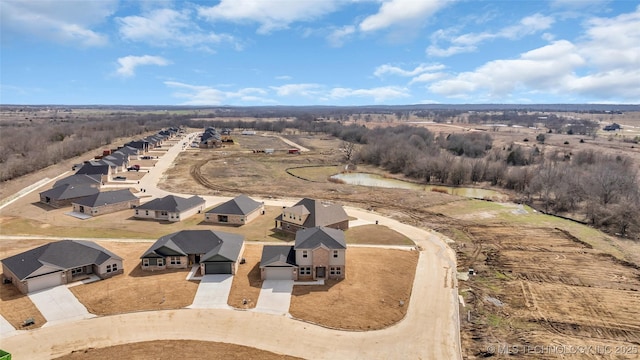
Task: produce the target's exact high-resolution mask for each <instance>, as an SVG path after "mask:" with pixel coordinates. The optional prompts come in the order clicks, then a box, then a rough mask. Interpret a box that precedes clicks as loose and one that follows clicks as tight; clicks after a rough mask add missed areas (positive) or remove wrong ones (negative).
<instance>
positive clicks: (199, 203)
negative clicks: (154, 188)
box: [133, 195, 205, 222]
mask: <svg viewBox="0 0 640 360" xmlns="http://www.w3.org/2000/svg"><path fill="white" fill-rule="evenodd" d="M204 206H205V200H204V199H203V198H201V197H199V196H192V197H190V198H188V199H185V198H182V197H180V196H175V195H168V196H165V197H163V198H158V199H153V200H151V201H149V202H147V203H145V204H142V205H140V206H138V207H137V208H136V210H135V213H134V215H133V217H135V218H138V219H153V220H166V221H172V222H177V221H180V220H184V219H186V218H188V217H190V216H192V215H195V214H198V213H201V212H202V211H203V210H204Z"/></svg>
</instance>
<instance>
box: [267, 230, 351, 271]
mask: <svg viewBox="0 0 640 360" xmlns="http://www.w3.org/2000/svg"><path fill="white" fill-rule="evenodd" d="M346 249H347V243H346V241H345V238H344V232H343V231H342V230H339V229H333V228H328V227H321V226H318V227H314V228H310V229H302V230H299V231H298V232H297V233H296V240H295V244H294V246H283V245H273V246H264V247H263V250H262V258H261V260H260V277H261V278H262V279H263V280H317V279H343V278H344V277H345V272H346Z"/></svg>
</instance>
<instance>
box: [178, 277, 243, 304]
mask: <svg viewBox="0 0 640 360" xmlns="http://www.w3.org/2000/svg"><path fill="white" fill-rule="evenodd" d="M232 282H233V275H204V276H203V277H202V280H200V285H198V291H197V292H196V296H195V297H194V298H193V304H191V305H189V306H187V307H188V308H190V309H229V308H230V307H229V305H227V300H228V299H229V292H230V291H231V283H232Z"/></svg>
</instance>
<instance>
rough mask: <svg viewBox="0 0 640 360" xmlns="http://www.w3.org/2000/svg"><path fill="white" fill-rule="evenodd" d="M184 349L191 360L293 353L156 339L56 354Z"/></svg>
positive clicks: (83, 357) (89, 358) (99, 355)
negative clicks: (276, 352)
mask: <svg viewBox="0 0 640 360" xmlns="http://www.w3.org/2000/svg"><path fill="white" fill-rule="evenodd" d="M185 349H188V352H189V359H193V360H197V359H200V360H209V359H214V360H218V359H219V360H227V359H238V360H242V359H264V360H293V359H299V358H297V357H294V356H288V355H280V354H275V353H272V352H269V351H265V350H260V349H256V348H251V347H248V346H242V345H235V344H227V343H219V342H211V341H193V340H158V341H145V342H139V343H131V344H125V345H118V346H112V347H108V348H100V349H95V348H92V347H88V348H86V349H83V350H77V351H74V352H72V353H71V354H69V355H65V356H61V357H58V358H57V359H58V360H111V359H113V358H114V354H126V357H127V358H129V359H140V360H152V359H158V358H162V359H167V360H179V359H184V358H185Z"/></svg>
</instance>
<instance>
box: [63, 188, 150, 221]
mask: <svg viewBox="0 0 640 360" xmlns="http://www.w3.org/2000/svg"><path fill="white" fill-rule="evenodd" d="M71 205H72V206H73V211H74V212H78V213H82V214H86V215H88V216H98V215H104V214H109V213H112V212H116V211H120V210H125V209H131V208H134V207H136V206H138V205H140V199H139V198H138V197H136V196H135V195H133V194H132V193H131V190H129V189H122V190H114V191H101V192H99V193H97V194H93V195H89V196H85V197H83V198H80V199H78V200H75V201H73V202H72V204H71Z"/></svg>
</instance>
